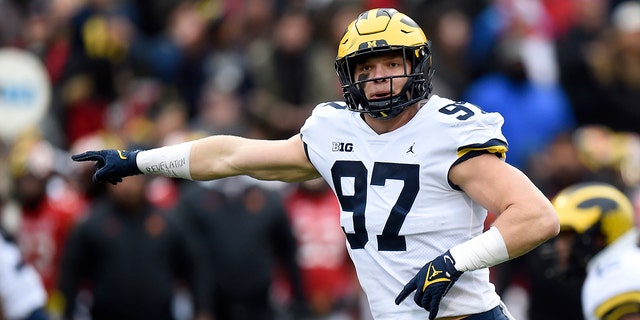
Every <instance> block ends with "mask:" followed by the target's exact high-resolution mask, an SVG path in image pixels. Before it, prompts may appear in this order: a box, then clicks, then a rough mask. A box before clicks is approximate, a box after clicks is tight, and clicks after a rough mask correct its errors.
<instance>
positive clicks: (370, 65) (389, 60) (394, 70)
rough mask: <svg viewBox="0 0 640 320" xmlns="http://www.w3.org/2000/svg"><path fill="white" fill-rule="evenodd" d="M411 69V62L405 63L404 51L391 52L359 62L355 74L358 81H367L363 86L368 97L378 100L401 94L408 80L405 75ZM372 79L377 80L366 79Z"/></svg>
mask: <svg viewBox="0 0 640 320" xmlns="http://www.w3.org/2000/svg"><path fill="white" fill-rule="evenodd" d="M409 70H411V63H410V62H406V64H405V60H404V59H403V56H402V53H389V54H384V55H377V56H373V57H369V58H366V59H364V60H363V61H362V62H360V63H357V64H356V67H355V70H354V74H353V75H354V78H355V79H356V80H357V81H365V82H364V83H363V84H362V86H363V87H364V88H363V89H364V93H365V96H366V97H367V99H368V100H377V99H385V98H389V97H390V96H395V95H397V94H399V93H400V91H402V87H403V86H404V84H405V83H406V82H407V78H406V77H404V75H406V74H407V73H408V72H409ZM394 76H399V77H394ZM389 77H393V78H389ZM370 79H375V80H374V81H366V80H370Z"/></svg>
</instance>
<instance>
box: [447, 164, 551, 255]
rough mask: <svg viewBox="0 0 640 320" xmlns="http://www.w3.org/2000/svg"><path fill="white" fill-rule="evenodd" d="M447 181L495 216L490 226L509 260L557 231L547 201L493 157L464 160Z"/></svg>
mask: <svg viewBox="0 0 640 320" xmlns="http://www.w3.org/2000/svg"><path fill="white" fill-rule="evenodd" d="M449 178H450V179H451V181H452V182H453V183H455V184H456V185H458V186H460V188H461V189H462V190H464V192H465V193H467V194H468V195H469V197H471V198H472V199H473V200H475V201H476V202H478V203H479V204H480V205H482V206H483V207H485V208H486V209H487V210H489V211H491V212H493V213H495V214H497V215H498V218H497V219H496V220H495V222H494V223H493V226H494V227H496V228H497V230H499V235H498V237H499V236H502V239H503V240H504V245H505V247H506V251H507V253H508V258H509V259H513V258H516V257H519V256H521V255H523V254H525V253H527V252H528V251H530V250H532V249H534V248H535V247H537V246H538V245H540V244H541V243H543V242H544V241H546V240H548V239H550V238H552V237H554V236H556V235H557V234H558V233H559V231H560V225H559V223H558V217H557V214H556V212H555V210H554V209H553V206H552V204H551V202H550V201H549V199H548V198H547V197H546V196H545V195H544V194H543V193H542V192H541V191H540V190H539V189H538V188H537V187H536V186H535V185H534V184H533V182H531V180H529V178H528V177H527V176H526V175H524V173H522V172H521V171H520V170H518V169H517V168H514V167H513V166H511V165H509V164H507V163H505V162H504V161H502V160H500V159H499V158H498V157H496V156H495V155H492V154H485V155H481V156H478V157H475V158H471V159H469V160H466V161H464V162H462V163H460V164H458V165H456V166H455V167H453V168H452V169H451V171H450V173H449ZM494 232H495V231H494ZM452 253H453V252H452ZM456 267H457V265H456Z"/></svg>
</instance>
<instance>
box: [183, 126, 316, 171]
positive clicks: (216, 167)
mask: <svg viewBox="0 0 640 320" xmlns="http://www.w3.org/2000/svg"><path fill="white" fill-rule="evenodd" d="M190 174H191V178H192V179H193V180H212V179H219V178H223V177H228V176H235V175H248V176H251V177H254V178H256V179H260V180H279V181H285V182H296V181H303V180H310V179H313V178H317V177H319V176H320V174H319V173H318V172H317V171H316V169H315V168H314V167H313V165H312V164H311V162H309V160H308V159H307V156H306V154H305V152H304V144H303V142H302V139H301V137H300V135H295V136H293V137H291V138H289V139H287V140H256V139H248V138H243V137H237V136H225V135H220V136H210V137H207V138H202V139H199V140H196V141H194V142H193V145H192V146H191V153H190Z"/></svg>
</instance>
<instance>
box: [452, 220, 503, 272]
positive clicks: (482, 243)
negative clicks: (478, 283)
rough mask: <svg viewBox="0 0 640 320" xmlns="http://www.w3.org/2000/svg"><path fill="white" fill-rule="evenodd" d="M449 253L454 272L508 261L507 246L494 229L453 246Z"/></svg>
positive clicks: (498, 232) (498, 231)
mask: <svg viewBox="0 0 640 320" xmlns="http://www.w3.org/2000/svg"><path fill="white" fill-rule="evenodd" d="M449 252H450V253H451V257H452V258H453V260H454V262H455V268H456V270H458V271H463V272H464V271H471V270H477V269H482V268H487V267H492V266H494V265H497V264H499V263H502V262H504V261H507V260H509V252H508V251H507V245H506V244H505V242H504V239H503V238H502V234H500V230H498V228H496V227H491V228H489V230H487V231H486V232H484V233H482V234H480V235H478V236H477V237H474V238H473V239H470V240H468V241H466V242H463V243H461V244H459V245H456V246H454V247H453V248H451V249H450V250H449Z"/></svg>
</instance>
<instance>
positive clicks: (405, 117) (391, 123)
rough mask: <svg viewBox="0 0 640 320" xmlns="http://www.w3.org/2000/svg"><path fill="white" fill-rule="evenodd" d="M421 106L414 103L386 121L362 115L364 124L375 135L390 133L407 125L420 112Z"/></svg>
mask: <svg viewBox="0 0 640 320" xmlns="http://www.w3.org/2000/svg"><path fill="white" fill-rule="evenodd" d="M420 106H421V104H419V103H416V104H413V105H411V106H409V107H406V108H405V109H404V111H402V112H401V113H400V114H399V115H397V116H395V117H393V118H391V119H388V120H380V119H375V118H372V117H369V116H367V115H363V119H364V122H366V123H367V124H368V125H369V127H371V129H372V130H373V131H375V132H376V133H377V134H384V133H388V132H391V131H394V130H396V129H398V128H400V127H402V126H404V125H405V124H407V123H408V122H409V121H410V120H411V119H413V117H414V116H415V115H416V113H418V110H420Z"/></svg>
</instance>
